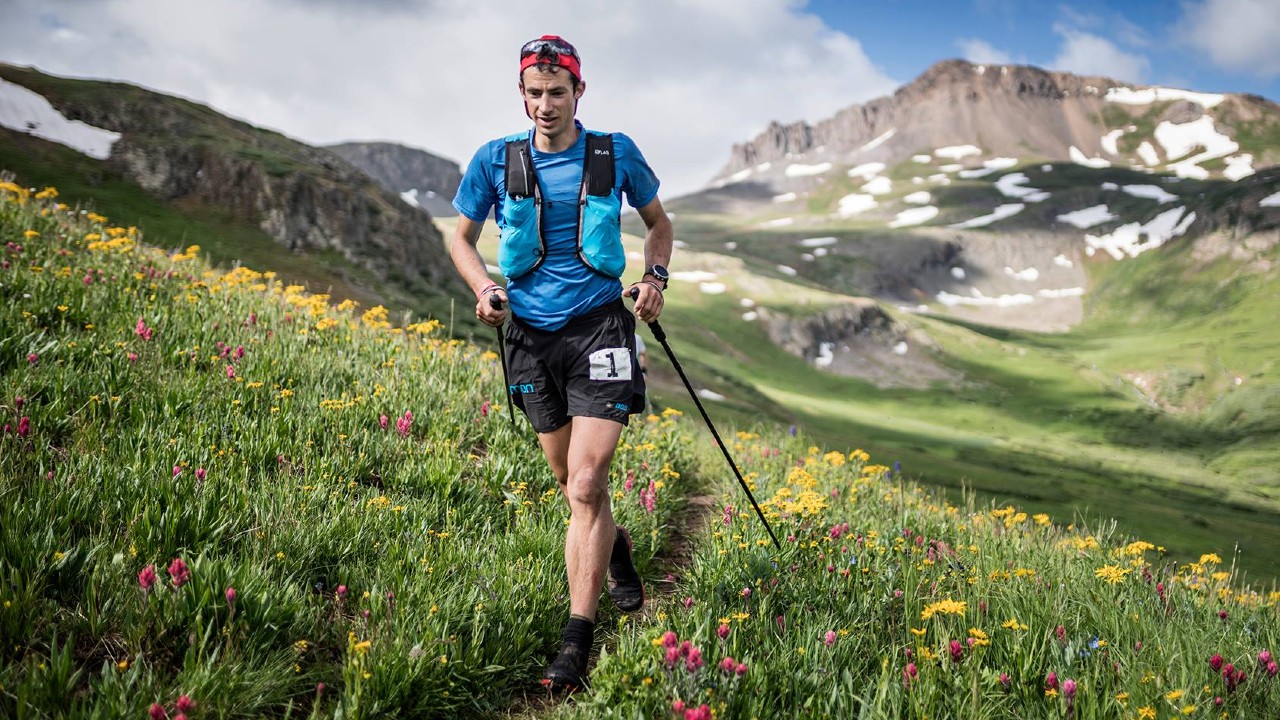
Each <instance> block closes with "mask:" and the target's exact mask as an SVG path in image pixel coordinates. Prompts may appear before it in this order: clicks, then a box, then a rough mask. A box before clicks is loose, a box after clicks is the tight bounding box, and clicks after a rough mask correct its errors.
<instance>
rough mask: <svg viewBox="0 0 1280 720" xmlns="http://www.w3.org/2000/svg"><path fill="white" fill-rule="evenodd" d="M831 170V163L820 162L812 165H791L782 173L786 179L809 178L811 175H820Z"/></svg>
mask: <svg viewBox="0 0 1280 720" xmlns="http://www.w3.org/2000/svg"><path fill="white" fill-rule="evenodd" d="M830 170H831V163H829V162H820V163H816V164H814V165H804V164H801V163H792V164H790V165H788V166H787V169H786V170H784V171H783V173H784V174H785V175H786V176H787V177H809V176H812V175H821V174H823V173H825V172H829V171H830Z"/></svg>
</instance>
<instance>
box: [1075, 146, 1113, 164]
mask: <svg viewBox="0 0 1280 720" xmlns="http://www.w3.org/2000/svg"><path fill="white" fill-rule="evenodd" d="M1067 155H1068V156H1069V157H1070V158H1071V162H1073V163H1075V164H1077V165H1083V166H1085V167H1091V168H1098V169H1101V168H1109V167H1111V161H1109V160H1104V159H1103V158H1100V157H1092V158H1091V157H1085V154H1084V152H1083V151H1081V150H1080V148H1078V147H1076V146H1075V145H1072V146H1071V148H1070V149H1068V150H1067Z"/></svg>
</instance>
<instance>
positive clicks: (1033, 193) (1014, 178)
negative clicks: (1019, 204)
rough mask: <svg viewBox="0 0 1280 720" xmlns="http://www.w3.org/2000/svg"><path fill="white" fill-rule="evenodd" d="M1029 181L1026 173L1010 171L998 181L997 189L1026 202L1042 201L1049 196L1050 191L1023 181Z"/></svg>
mask: <svg viewBox="0 0 1280 720" xmlns="http://www.w3.org/2000/svg"><path fill="white" fill-rule="evenodd" d="M1027 181H1028V178H1027V176H1026V174H1024V173H1020V172H1016V173H1009V174H1008V175H1005V176H1004V177H1002V178H1000V179H999V180H997V181H996V190H999V191H1000V194H1001V195H1004V196H1005V197H1009V198H1017V199H1019V200H1023V201H1025V202H1040V201H1042V200H1045V199H1047V198H1048V197H1049V193H1047V192H1045V191H1044V190H1040V189H1039V188H1033V187H1027V186H1026V185H1024V184H1023V183H1025V182H1027Z"/></svg>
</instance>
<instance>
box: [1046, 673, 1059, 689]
mask: <svg viewBox="0 0 1280 720" xmlns="http://www.w3.org/2000/svg"><path fill="white" fill-rule="evenodd" d="M1044 687H1045V689H1046V690H1057V689H1058V674H1057V673H1055V672H1050V673H1049V674H1048V675H1045V676H1044Z"/></svg>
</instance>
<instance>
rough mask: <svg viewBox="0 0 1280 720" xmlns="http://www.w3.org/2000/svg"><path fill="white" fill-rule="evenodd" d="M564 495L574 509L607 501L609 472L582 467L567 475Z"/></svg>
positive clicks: (598, 505)
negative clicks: (567, 479) (567, 480)
mask: <svg viewBox="0 0 1280 720" xmlns="http://www.w3.org/2000/svg"><path fill="white" fill-rule="evenodd" d="M565 495H566V496H567V497H568V498H569V504H570V506H572V507H573V508H574V509H579V508H581V509H583V510H588V509H593V508H599V507H600V506H601V505H603V504H605V503H608V502H609V473H608V471H607V470H605V471H598V470H595V469H590V468H589V469H583V470H579V471H577V472H575V473H573V474H572V475H571V476H570V477H569V482H568V485H567V486H566V488H565Z"/></svg>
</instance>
